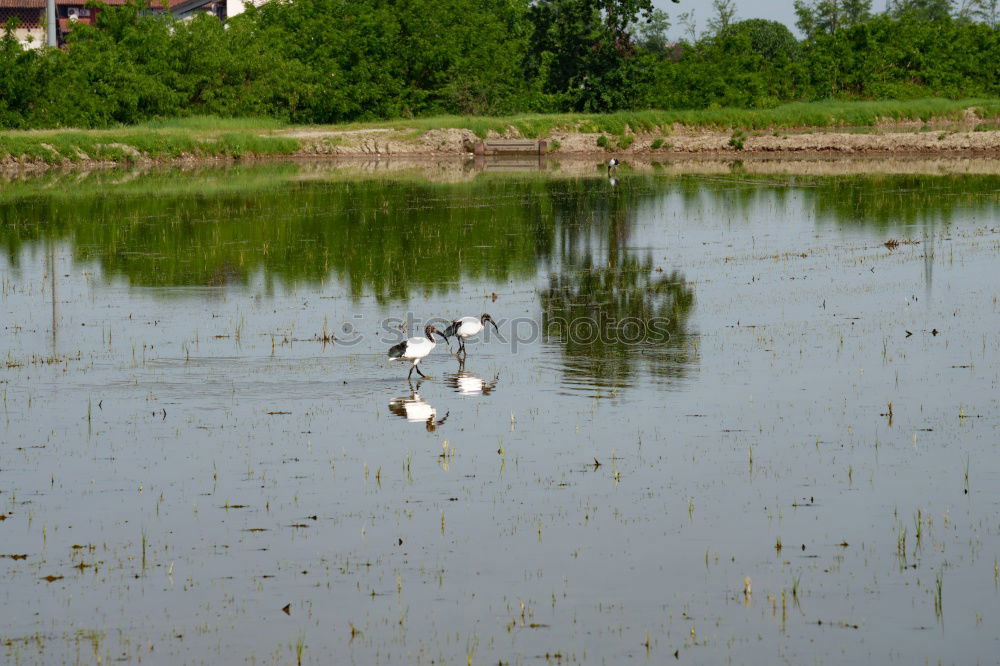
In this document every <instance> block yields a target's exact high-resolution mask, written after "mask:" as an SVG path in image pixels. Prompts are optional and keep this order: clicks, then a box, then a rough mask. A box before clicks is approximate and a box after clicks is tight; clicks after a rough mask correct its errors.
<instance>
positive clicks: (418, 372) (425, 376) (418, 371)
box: [413, 366, 427, 379]
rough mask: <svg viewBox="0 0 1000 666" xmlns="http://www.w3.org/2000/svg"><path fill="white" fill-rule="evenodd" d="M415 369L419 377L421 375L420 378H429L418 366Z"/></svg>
mask: <svg viewBox="0 0 1000 666" xmlns="http://www.w3.org/2000/svg"><path fill="white" fill-rule="evenodd" d="M413 368H414V369H415V370H416V371H417V374H418V375H420V376H421V377H423V378H424V379H426V378H427V375H425V374H424V373H422V372H420V368H418V367H417V366H413Z"/></svg>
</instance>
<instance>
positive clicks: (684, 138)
mask: <svg viewBox="0 0 1000 666" xmlns="http://www.w3.org/2000/svg"><path fill="white" fill-rule="evenodd" d="M262 136H269V137H281V138H292V139H295V140H297V141H298V142H299V144H300V146H299V148H298V150H296V151H295V152H293V153H292V154H290V155H267V154H254V155H243V156H240V157H225V156H223V157H218V156H213V157H207V156H197V155H184V156H181V157H173V158H153V157H149V156H147V155H144V154H142V153H140V152H139V151H135V150H133V151H128V158H127V159H123V160H112V161H108V160H98V159H92V158H90V157H88V156H87V155H81V154H76V155H74V156H73V157H72V159H71V158H65V159H61V160H58V159H57V160H51V159H50V160H42V159H39V158H24V157H22V158H13V157H10V156H8V157H6V158H3V159H0V171H6V172H10V171H24V170H28V171H44V170H48V169H52V168H67V167H68V168H72V169H81V168H83V169H89V168H106V167H117V166H126V165H129V166H134V165H189V164H193V165H208V164H224V163H237V162H247V161H259V160H283V159H289V158H292V159H301V158H311V159H324V160H326V159H330V158H336V159H342V158H364V159H380V160H381V159H387V158H393V159H397V158H406V159H412V158H419V159H427V158H456V157H463V156H464V157H467V158H469V159H472V158H473V155H472V152H471V150H470V148H471V146H473V145H474V144H475V142H476V141H478V140H479V137H477V136H476V135H475V134H474V133H473V132H472V131H470V130H467V129H435V130H429V131H426V132H422V133H414V131H413V130H407V129H386V128H370V129H357V130H333V129H325V128H303V127H296V128H292V129H284V130H276V131H269V132H266V133H264V134H262ZM501 137H502V138H521V137H520V135H519V134H518V133H517V131H516V130H515V129H514V128H510V129H509V130H508V132H506V133H504V135H496V136H495V137H493V138H501ZM544 138H545V140H546V142H547V152H546V153H545V155H544V156H537V155H525V156H523V157H520V158H518V159H541V158H548V159H554V160H559V161H563V160H598V161H602V160H604V159H606V158H607V157H610V156H617V157H618V158H619V159H624V160H626V161H631V162H636V163H639V162H644V161H645V162H656V161H664V160H667V161H675V160H676V161H686V160H703V159H707V160H719V159H725V160H731V159H739V160H743V161H746V160H760V159H768V158H771V159H774V158H777V159H780V160H785V159H790V158H794V159H796V160H798V159H830V158H835V159H840V158H843V157H851V158H856V157H864V158H882V159H886V158H905V159H910V158H918V159H919V158H933V159H939V158H940V159H968V158H974V159H982V158H985V159H997V158H1000V129H992V125H988V124H983V123H982V122H981V121H980V119H978V118H971V119H970V120H969V121H968V122H964V123H942V124H924V123H887V124H881V125H879V126H877V127H865V128H834V129H822V130H820V129H810V128H797V129H793V130H775V131H770V132H745V131H735V132H734V131H731V130H727V131H711V130H704V129H695V128H688V127H683V126H675V127H673V128H671V129H670V131H669V132H667V133H646V134H634V133H627V134H626V135H624V136H623V137H610V136H608V135H606V134H601V133H582V132H566V131H557V132H552V133H551V134H550V135H548V136H546V137H544ZM599 142H601V143H602V144H604V145H605V146H607V147H601V146H600V145H599Z"/></svg>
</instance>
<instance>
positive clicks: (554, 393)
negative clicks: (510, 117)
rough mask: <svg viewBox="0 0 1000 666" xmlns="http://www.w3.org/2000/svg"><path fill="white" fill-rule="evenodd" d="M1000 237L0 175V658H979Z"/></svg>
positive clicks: (518, 196) (649, 178)
mask: <svg viewBox="0 0 1000 666" xmlns="http://www.w3.org/2000/svg"><path fill="white" fill-rule="evenodd" d="M998 212H1000V177H998V176H996V175H991V174H990V173H985V174H978V175H976V174H962V175H958V174H947V173H943V174H940V175H921V174H908V173H899V174H896V175H893V174H886V173H881V174H866V173H864V169H861V170H859V172H857V173H849V174H843V175H832V176H825V175H800V176H795V175H788V174H773V173H765V172H764V170H762V169H755V167H754V166H753V165H740V164H734V165H723V167H722V168H715V169H706V168H704V165H697V166H696V168H692V169H691V170H690V172H687V173H686V172H685V171H684V169H683V168H681V169H678V168H675V167H671V166H670V165H654V166H651V167H649V168H643V169H639V168H634V169H629V168H628V167H627V166H626V167H625V168H623V169H622V170H621V173H619V174H618V176H617V179H616V182H615V183H611V182H609V181H608V179H607V178H606V177H605V176H604V174H603V171H602V170H601V168H600V165H598V164H596V163H595V164H594V165H590V168H583V169H580V168H577V169H575V170H565V169H564V170H560V169H558V168H555V169H547V170H545V171H513V172H499V171H498V172H492V171H490V170H487V171H486V172H484V173H477V172H474V171H473V172H468V171H462V170H447V169H441V170H435V169H434V168H431V169H429V170H425V171H414V172H410V171H402V172H389V171H386V172H383V171H381V170H379V169H377V168H376V169H372V170H366V169H364V168H360V167H351V166H347V167H345V166H334V167H329V166H327V167H324V166H318V165H309V164H277V165H267V166H245V167H232V168H227V169H194V170H186V171H180V170H158V171H150V172H127V171H114V172H98V173H91V174H79V173H75V174H74V173H70V174H66V173H53V174H50V175H48V176H45V177H41V178H37V179H21V180H13V181H8V182H5V183H3V184H0V273H2V300H0V308H2V323H3V331H4V339H5V349H4V358H3V361H4V363H3V365H4V367H3V369H2V370H0V390H2V392H3V396H2V397H3V413H2V415H0V416H2V423H3V444H2V447H0V511H2V514H3V517H4V520H3V521H2V522H0V544H2V546H0V556H2V557H0V581H2V585H0V602H2V605H3V608H4V609H5V610H4V611H3V615H4V622H3V624H2V627H3V629H2V630H0V631H2V633H0V640H2V642H3V650H4V660H5V662H9V663H76V662H79V663H92V662H95V661H97V660H100V661H101V662H106V661H123V662H140V661H145V662H147V663H211V664H216V663H238V662H245V663H257V664H272V663H274V664H289V663H293V664H294V663H297V662H298V661H299V660H301V662H302V663H314V664H326V663H357V664H373V663H408V664H409V663H466V662H471V663H484V664H486V663H498V662H500V663H510V664H527V663H539V662H554V663H622V662H625V661H637V662H642V663H664V662H666V661H668V660H674V659H675V657H676V659H677V660H679V661H681V662H686V663H719V662H723V661H731V662H734V663H774V662H778V661H784V662H790V663H807V662H808V663H836V664H843V663H859V664H862V663H873V662H887V661H896V662H899V663H916V662H920V663H925V662H926V663H939V662H940V663H961V664H968V663H993V662H994V661H995V658H996V654H997V653H998V650H1000V637H998V635H997V632H996V630H995V626H996V621H997V617H998V613H1000V588H998V584H1000V568H998V557H1000V524H998V522H997V520H996V517H997V507H998V504H1000V457H998V456H997V449H996V446H997V444H996V443H997V440H998V437H997V435H998V415H1000V410H998V397H997V396H998V395H1000V392H998V379H1000V366H998V361H997V359H998V355H997V353H998V351H1000V350H998V348H1000V336H998V335H997V331H998V330H1000V311H998V299H1000V281H998V280H997V278H996V276H997V266H998V253H1000V224H998ZM483 312H489V313H490V314H492V316H493V317H494V318H495V319H496V320H497V321H498V322H499V323H500V334H499V335H497V334H495V333H494V334H492V335H487V336H485V339H483V336H480V338H479V339H477V340H474V341H470V342H469V346H468V357H467V358H466V359H465V361H464V363H462V362H460V361H459V360H458V359H456V358H455V357H454V356H453V355H452V354H451V353H450V352H449V351H448V349H446V348H445V347H444V345H439V348H438V349H437V350H435V352H434V353H433V354H432V355H431V356H430V357H428V359H427V360H426V361H425V362H423V363H422V364H421V368H422V369H423V370H424V372H425V373H427V374H428V375H430V378H429V379H427V380H422V381H414V382H412V383H409V382H407V380H406V373H407V370H408V367H407V366H405V365H401V364H390V363H389V362H388V360H387V358H386V355H385V351H386V349H387V348H388V347H389V346H390V345H392V344H394V343H396V342H398V341H399V340H400V339H402V338H403V337H405V336H407V335H419V334H421V333H420V331H421V330H422V329H423V326H424V324H425V323H426V322H427V321H430V320H436V321H447V320H449V319H452V318H456V317H459V316H464V315H473V316H478V315H480V314H481V313H483ZM490 330H491V331H492V329H490ZM454 347H455V345H454V344H452V349H454ZM414 377H416V374H414Z"/></svg>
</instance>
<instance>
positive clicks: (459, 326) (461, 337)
mask: <svg viewBox="0 0 1000 666" xmlns="http://www.w3.org/2000/svg"><path fill="white" fill-rule="evenodd" d="M486 322H489V323H491V324H493V328H494V330H496V332H497V333H499V332H500V329H499V328H497V323H496V322H495V321H493V317H491V316H489V315H488V314H486V313H483V316H481V317H480V318H479V319H476V318H475V317H462V318H461V319H456V320H455V321H453V322H451V326H449V327H448V328H446V329H444V337H445V340H447V339H448V338H449V337H450V336H452V335H454V336H455V337H456V338H458V351H457V352H455V355H456V356H458V355H459V354H461V353H463V352H465V339H466V338H471V337H472V336H473V335H476V334H477V333H479V332H480V331H482V330H483V329H484V328H486ZM465 353H468V352H465ZM418 372H419V370H418Z"/></svg>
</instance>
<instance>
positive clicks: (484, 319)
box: [479, 312, 500, 333]
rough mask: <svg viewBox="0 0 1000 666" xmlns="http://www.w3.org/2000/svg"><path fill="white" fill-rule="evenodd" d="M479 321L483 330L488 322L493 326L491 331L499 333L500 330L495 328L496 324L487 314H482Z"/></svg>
mask: <svg viewBox="0 0 1000 666" xmlns="http://www.w3.org/2000/svg"><path fill="white" fill-rule="evenodd" d="M479 321H480V322H481V323H482V325H483V327H484V328H485V327H486V322H490V323H491V324H493V330H494V331H496V332H497V333H499V332H500V329H499V328H497V323H496V322H495V321H493V317H491V316H490V315H489V314H488V313H486V312H484V313H483V316H482V317H480V318H479Z"/></svg>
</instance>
